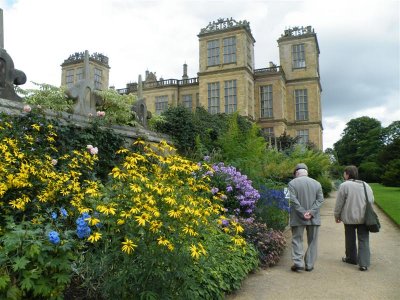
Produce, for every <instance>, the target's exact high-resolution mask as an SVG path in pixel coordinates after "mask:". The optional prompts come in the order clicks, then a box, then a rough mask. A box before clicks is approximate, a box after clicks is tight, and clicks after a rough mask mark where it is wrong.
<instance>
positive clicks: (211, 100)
mask: <svg viewBox="0 0 400 300" xmlns="http://www.w3.org/2000/svg"><path fill="white" fill-rule="evenodd" d="M208 112H209V113H210V114H218V113H219V82H213V83H208Z"/></svg>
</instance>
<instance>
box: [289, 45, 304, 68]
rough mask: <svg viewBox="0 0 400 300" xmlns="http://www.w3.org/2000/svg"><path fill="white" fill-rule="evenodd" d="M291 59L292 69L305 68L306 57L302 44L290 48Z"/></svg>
mask: <svg viewBox="0 0 400 300" xmlns="http://www.w3.org/2000/svg"><path fill="white" fill-rule="evenodd" d="M292 59H293V68H294V69H299V68H305V67H306V55H305V52H304V44H298V45H293V46H292Z"/></svg>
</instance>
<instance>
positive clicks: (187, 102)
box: [182, 95, 193, 110]
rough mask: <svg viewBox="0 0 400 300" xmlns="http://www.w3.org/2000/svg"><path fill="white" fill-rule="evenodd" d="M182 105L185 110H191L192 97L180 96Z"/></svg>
mask: <svg viewBox="0 0 400 300" xmlns="http://www.w3.org/2000/svg"><path fill="white" fill-rule="evenodd" d="M182 104H183V106H184V107H186V108H187V109H190V110H192V107H193V100H192V95H183V96H182Z"/></svg>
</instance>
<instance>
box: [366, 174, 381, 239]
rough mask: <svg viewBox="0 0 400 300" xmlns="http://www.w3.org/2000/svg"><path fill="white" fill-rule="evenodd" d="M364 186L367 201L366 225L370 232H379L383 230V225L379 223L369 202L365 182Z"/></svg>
mask: <svg viewBox="0 0 400 300" xmlns="http://www.w3.org/2000/svg"><path fill="white" fill-rule="evenodd" d="M363 186H364V192H365V201H366V202H367V206H366V208H365V218H364V220H365V221H364V224H365V225H366V226H367V228H368V231H369V232H379V229H380V228H381V223H380V222H379V219H378V215H377V214H376V213H375V211H374V209H373V208H372V205H371V202H369V201H368V195H367V188H366V187H365V182H363Z"/></svg>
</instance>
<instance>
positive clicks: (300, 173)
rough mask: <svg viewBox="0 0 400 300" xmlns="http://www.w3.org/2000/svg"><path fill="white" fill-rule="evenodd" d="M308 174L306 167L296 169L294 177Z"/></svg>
mask: <svg viewBox="0 0 400 300" xmlns="http://www.w3.org/2000/svg"><path fill="white" fill-rule="evenodd" d="M300 176H308V171H307V170H306V169H298V170H297V171H296V177H300Z"/></svg>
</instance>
